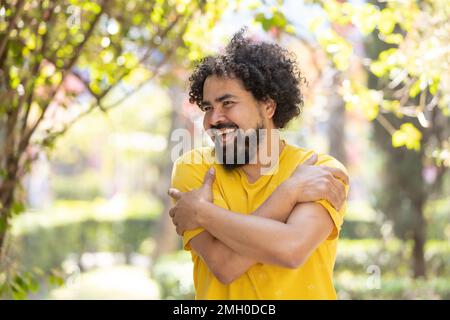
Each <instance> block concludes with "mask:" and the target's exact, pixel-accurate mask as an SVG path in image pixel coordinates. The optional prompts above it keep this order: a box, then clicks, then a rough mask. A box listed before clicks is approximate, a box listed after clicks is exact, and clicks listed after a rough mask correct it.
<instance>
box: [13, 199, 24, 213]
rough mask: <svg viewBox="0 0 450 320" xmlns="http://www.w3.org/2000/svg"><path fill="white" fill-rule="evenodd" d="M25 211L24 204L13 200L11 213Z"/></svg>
mask: <svg viewBox="0 0 450 320" xmlns="http://www.w3.org/2000/svg"><path fill="white" fill-rule="evenodd" d="M24 211H25V204H24V203H23V202H14V203H13V205H12V207H11V214H12V215H19V214H21V213H22V212H24Z"/></svg>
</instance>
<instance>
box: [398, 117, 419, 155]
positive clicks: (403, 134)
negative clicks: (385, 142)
mask: <svg viewBox="0 0 450 320" xmlns="http://www.w3.org/2000/svg"><path fill="white" fill-rule="evenodd" d="M421 139H422V132H420V131H419V130H418V129H417V128H416V127H415V126H414V125H413V124H412V123H409V122H407V123H404V124H402V125H401V126H400V129H399V130H396V131H395V132H394V133H393V134H392V145H393V146H394V147H396V148H398V147H401V146H406V148H408V149H412V150H416V151H418V150H420V141H421Z"/></svg>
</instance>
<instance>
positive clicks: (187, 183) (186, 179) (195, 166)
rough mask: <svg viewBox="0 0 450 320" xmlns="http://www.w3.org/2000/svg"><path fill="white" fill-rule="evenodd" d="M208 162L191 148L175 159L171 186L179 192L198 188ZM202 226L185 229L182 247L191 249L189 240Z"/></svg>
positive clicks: (197, 233)
mask: <svg viewBox="0 0 450 320" xmlns="http://www.w3.org/2000/svg"><path fill="white" fill-rule="evenodd" d="M209 167H210V164H208V163H207V162H205V161H202V155H201V153H200V151H198V150H192V151H190V152H188V153H186V154H184V155H183V156H181V157H180V158H179V159H178V160H177V161H175V163H174V165H173V170H172V184H171V185H172V187H173V188H176V189H178V190H180V191H181V192H188V191H191V190H193V189H198V188H200V187H201V185H202V184H203V178H204V176H205V173H206V171H207V170H208V169H209ZM204 230H205V229H204V228H197V229H194V230H188V231H185V232H184V234H183V248H184V249H185V250H191V247H190V245H189V241H190V240H191V239H192V238H194V237H195V236H197V235H199V234H200V233H202V232H203V231H204Z"/></svg>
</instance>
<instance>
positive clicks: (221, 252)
mask: <svg viewBox="0 0 450 320" xmlns="http://www.w3.org/2000/svg"><path fill="white" fill-rule="evenodd" d="M316 161H317V156H316V155H315V156H313V157H311V158H310V159H308V160H307V161H305V162H304V163H303V165H300V166H299V167H298V168H297V170H296V171H295V172H294V174H293V176H292V177H291V178H289V179H288V180H287V181H285V182H284V183H283V184H281V185H280V186H279V187H278V188H277V189H276V190H275V191H274V193H273V194H272V195H271V196H270V197H269V198H268V199H267V200H266V201H265V202H264V204H263V205H261V206H260V207H259V208H258V209H257V210H256V211H255V212H254V213H253V215H255V216H260V217H264V218H267V219H274V220H277V221H280V222H286V220H287V219H288V217H289V216H290V214H291V211H292V209H293V208H294V206H295V205H296V204H297V203H298V202H302V201H304V202H306V201H314V200H317V199H320V198H326V199H329V200H330V202H332V203H333V204H337V205H335V206H340V205H342V202H343V201H344V200H345V191H344V190H343V188H342V186H341V184H340V183H337V184H338V188H336V185H334V186H333V184H331V185H330V183H329V182H330V180H331V181H332V180H334V179H329V178H330V177H332V176H333V175H334V176H335V177H337V178H339V179H341V180H343V181H344V182H345V183H348V177H347V176H346V175H345V173H343V172H342V171H340V172H339V171H336V169H335V168H332V167H322V171H320V170H318V167H314V169H313V170H309V169H308V167H309V168H312V167H311V166H312V165H313V164H314V163H315V162H316ZM324 171H325V172H324ZM325 178H328V179H325ZM327 182H328V183H327ZM334 184H336V181H334ZM301 186H302V187H303V188H301ZM339 188H340V189H341V190H339ZM299 194H301V195H302V198H299ZM331 199H333V200H335V201H331ZM230 213H231V212H230ZM190 246H191V248H193V249H194V251H196V253H197V254H198V255H200V256H201V257H202V258H203V260H204V261H205V263H206V264H207V265H208V267H209V268H210V270H211V271H212V272H213V273H214V275H215V276H216V277H217V278H218V279H219V280H220V281H221V282H223V283H229V282H232V281H234V280H235V279H237V278H239V277H240V276H241V275H242V274H243V273H245V272H246V271H247V270H248V269H249V268H250V267H251V266H252V265H254V264H255V263H257V261H256V260H255V259H252V258H249V257H246V256H244V255H241V254H239V253H237V252H236V251H235V250H233V249H231V248H230V247H228V246H227V245H225V244H224V243H223V242H221V241H220V240H218V239H217V238H215V237H214V236H213V235H211V233H210V232H208V231H203V232H201V233H200V234H198V235H197V236H195V237H194V238H192V239H191V240H190Z"/></svg>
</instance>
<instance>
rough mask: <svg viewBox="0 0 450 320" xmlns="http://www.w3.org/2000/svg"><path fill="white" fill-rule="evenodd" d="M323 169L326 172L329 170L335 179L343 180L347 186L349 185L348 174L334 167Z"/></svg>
mask: <svg viewBox="0 0 450 320" xmlns="http://www.w3.org/2000/svg"><path fill="white" fill-rule="evenodd" d="M323 168H324V169H325V170H327V171H328V172H330V173H331V174H332V175H333V176H334V177H336V178H338V179H340V180H342V182H344V183H345V184H346V185H348V184H349V180H348V176H347V174H346V173H345V172H344V171H342V170H341V169H339V168H333V167H327V166H323Z"/></svg>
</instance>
